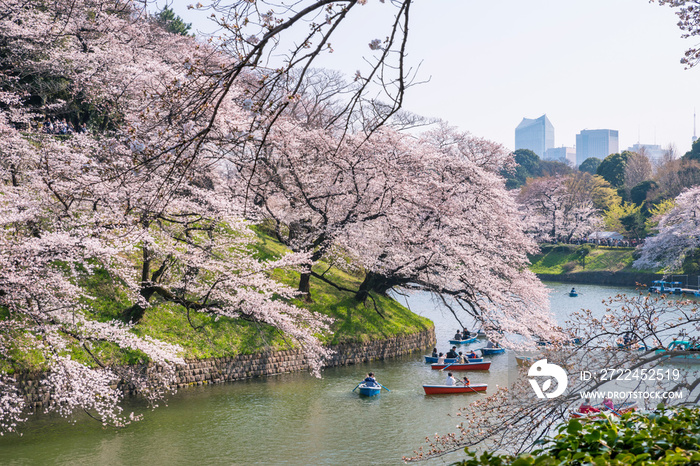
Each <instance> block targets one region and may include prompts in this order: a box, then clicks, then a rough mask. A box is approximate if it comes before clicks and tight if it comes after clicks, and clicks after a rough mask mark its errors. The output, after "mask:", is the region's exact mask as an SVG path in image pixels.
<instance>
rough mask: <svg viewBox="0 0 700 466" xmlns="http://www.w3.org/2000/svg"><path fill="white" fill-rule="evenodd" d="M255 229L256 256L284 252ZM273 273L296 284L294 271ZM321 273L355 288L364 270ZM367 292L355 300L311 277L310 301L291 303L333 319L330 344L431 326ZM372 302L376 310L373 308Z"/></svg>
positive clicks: (321, 265)
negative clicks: (257, 240)
mask: <svg viewBox="0 0 700 466" xmlns="http://www.w3.org/2000/svg"><path fill="white" fill-rule="evenodd" d="M256 233H257V234H258V239H259V243H258V256H259V257H260V258H265V259H271V258H276V257H279V256H281V255H282V254H284V253H286V252H288V249H287V248H286V247H284V245H282V244H280V243H278V242H276V241H274V240H272V238H270V237H269V236H268V235H265V234H264V233H262V232H261V231H260V230H257V229H256ZM327 269H328V264H326V263H324V262H320V263H318V264H317V265H315V266H314V271H315V272H317V273H319V274H322V273H323V272H325V271H326V270H327ZM273 277H274V278H275V279H276V280H278V281H280V282H282V283H285V284H287V285H289V286H291V287H294V288H296V287H297V286H298V284H299V273H298V272H294V271H282V270H277V271H275V273H274V274H273ZM324 277H326V278H327V279H328V280H329V281H331V282H333V283H335V284H336V285H338V286H340V287H342V288H347V289H351V290H357V289H358V288H359V286H360V283H362V280H363V279H364V274H362V273H358V274H351V273H348V272H345V271H343V270H339V269H337V268H332V269H330V270H329V271H328V272H326V274H325V275H324ZM371 296H372V298H374V300H372V299H367V300H366V301H365V302H364V303H362V302H358V301H356V300H355V299H354V293H350V292H346V291H340V290H338V289H337V288H334V287H333V286H332V285H329V284H327V283H325V282H323V281H321V280H318V279H316V278H313V277H312V278H311V301H307V300H305V299H295V300H294V301H293V303H294V304H295V305H297V306H300V307H303V308H306V309H309V310H311V311H313V312H317V313H321V314H324V315H327V316H330V317H332V318H333V319H335V323H334V324H333V325H332V330H333V331H334V334H333V335H332V336H331V337H330V338H326V340H325V341H326V342H327V343H331V344H334V343H340V342H348V341H355V342H366V341H369V340H373V339H377V338H388V337H392V336H396V335H407V334H411V333H417V332H420V331H423V330H426V329H428V328H432V327H433V323H432V321H430V320H429V319H426V318H424V317H421V316H418V315H416V314H414V313H412V312H411V311H409V310H408V309H407V308H405V307H404V306H402V305H401V304H399V303H398V302H396V301H395V300H393V299H392V298H389V297H388V296H382V295H378V294H376V293H371ZM375 304H376V308H377V310H378V311H379V312H377V310H375V307H374V306H375ZM379 313H381V315H382V316H384V318H382V317H381V316H380V315H379Z"/></svg>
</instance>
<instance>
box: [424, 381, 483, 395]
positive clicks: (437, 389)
mask: <svg viewBox="0 0 700 466" xmlns="http://www.w3.org/2000/svg"><path fill="white" fill-rule="evenodd" d="M487 388H488V384H485V383H473V384H469V385H423V390H425V394H426V395H448V394H449V395H451V394H455V393H476V392H485V391H486V389H487Z"/></svg>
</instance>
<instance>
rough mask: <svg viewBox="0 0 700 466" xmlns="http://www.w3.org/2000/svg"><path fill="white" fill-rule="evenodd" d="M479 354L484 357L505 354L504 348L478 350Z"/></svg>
mask: <svg viewBox="0 0 700 466" xmlns="http://www.w3.org/2000/svg"><path fill="white" fill-rule="evenodd" d="M479 351H481V354H483V355H484V356H492V355H494V354H503V353H505V352H506V350H505V348H479Z"/></svg>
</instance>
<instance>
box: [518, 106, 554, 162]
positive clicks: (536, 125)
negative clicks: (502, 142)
mask: <svg viewBox="0 0 700 466" xmlns="http://www.w3.org/2000/svg"><path fill="white" fill-rule="evenodd" d="M553 147H554V126H552V123H550V122H549V119H548V118H547V115H542V116H541V117H539V118H535V119H534V120H533V119H531V118H523V121H521V122H520V124H519V125H518V127H517V128H515V149H516V150H518V149H530V150H531V151H532V152H534V153H535V154H537V155H539V156H540V158H543V157H544V155H545V153H546V152H547V149H551V148H553Z"/></svg>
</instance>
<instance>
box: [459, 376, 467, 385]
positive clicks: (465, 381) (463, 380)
mask: <svg viewBox="0 0 700 466" xmlns="http://www.w3.org/2000/svg"><path fill="white" fill-rule="evenodd" d="M460 383H461V384H462V385H464V386H465V387H468V386H469V379H468V378H467V376H466V375H465V376H464V378H463V379H462V380H460Z"/></svg>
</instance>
